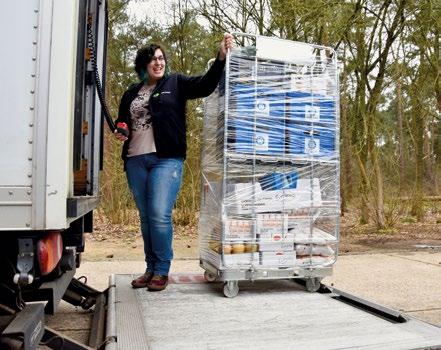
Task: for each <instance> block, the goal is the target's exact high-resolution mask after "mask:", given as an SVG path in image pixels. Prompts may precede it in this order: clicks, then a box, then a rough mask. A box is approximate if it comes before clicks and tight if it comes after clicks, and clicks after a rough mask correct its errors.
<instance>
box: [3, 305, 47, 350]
mask: <svg viewBox="0 0 441 350" xmlns="http://www.w3.org/2000/svg"><path fill="white" fill-rule="evenodd" d="M43 333H44V303H33V304H29V305H26V306H25V307H24V308H23V310H22V311H20V312H19V313H18V314H17V316H16V317H15V318H14V319H13V320H12V322H11V323H10V324H9V325H8V327H7V328H6V329H5V330H4V331H3V332H2V334H1V337H0V338H1V340H0V347H1V348H2V349H3V347H2V344H3V345H5V344H7V343H8V340H9V341H11V342H13V341H14V340H15V341H17V340H18V341H19V342H21V345H22V346H23V349H26V350H27V349H29V350H34V349H37V347H38V343H39V342H40V339H41V338H42V337H43ZM21 348H22V347H20V349H21ZM8 349H9V347H8ZM14 349H15V347H14Z"/></svg>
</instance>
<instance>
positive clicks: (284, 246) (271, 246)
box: [259, 241, 294, 252]
mask: <svg viewBox="0 0 441 350" xmlns="http://www.w3.org/2000/svg"><path fill="white" fill-rule="evenodd" d="M280 250H281V251H285V252H286V251H291V250H294V242H293V241H291V242H289V241H279V242H259V252H274V251H280Z"/></svg>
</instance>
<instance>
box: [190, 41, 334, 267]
mask: <svg viewBox="0 0 441 350" xmlns="http://www.w3.org/2000/svg"><path fill="white" fill-rule="evenodd" d="M256 38H257V39H256V41H258V40H259V37H256ZM268 40H269V38H265V40H264V42H263V43H261V44H260V46H259V44H257V45H256V43H251V45H249V46H243V47H236V48H234V49H233V50H232V52H231V54H230V56H229V59H228V60H227V67H226V75H225V77H224V79H223V80H222V81H221V83H220V85H219V87H218V89H217V90H216V91H215V92H214V93H213V94H212V95H211V96H209V97H208V98H207V99H206V100H205V109H204V110H205V113H204V130H203V140H204V141H203V146H202V193H201V211H200V224H199V237H200V258H201V261H203V262H205V263H208V264H210V265H211V266H213V267H215V268H216V269H219V270H232V269H287V268H288V269H289V268H292V269H311V268H321V267H328V266H331V265H332V264H333V263H334V262H335V261H336V257H337V250H338V239H339V238H338V232H339V228H338V219H339V207H340V202H339V152H338V148H339V143H338V138H339V134H338V128H339V115H338V103H339V102H338V80H337V72H336V61H335V59H334V58H332V57H330V51H329V49H327V48H323V47H318V46H312V45H311V46H308V45H306V46H305V44H303V45H304V46H302V48H303V49H302V50H303V51H302V57H295V55H294V56H292V55H291V56H287V57H284V56H283V54H280V55H278V56H277V57H278V58H277V59H275V58H274V57H270V56H271V55H270V51H269V50H262V49H261V52H262V54H261V55H260V54H259V52H260V51H259V47H260V48H262V45H267V43H269V42H270V41H271V40H269V41H268ZM274 40H278V41H280V39H274ZM279 44H280V43H279ZM256 47H257V48H258V49H256ZM307 47H309V48H310V50H311V54H310V55H309V56H308V51H307ZM307 58H308V59H307Z"/></svg>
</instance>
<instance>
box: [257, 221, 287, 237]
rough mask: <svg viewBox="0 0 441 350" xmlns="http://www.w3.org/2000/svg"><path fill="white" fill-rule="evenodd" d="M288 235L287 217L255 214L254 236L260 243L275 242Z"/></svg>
mask: <svg viewBox="0 0 441 350" xmlns="http://www.w3.org/2000/svg"><path fill="white" fill-rule="evenodd" d="M287 233H288V215H286V214H257V215H256V235H257V237H258V238H259V242H260V241H271V242H277V241H282V240H284V239H285V237H286V234H287Z"/></svg>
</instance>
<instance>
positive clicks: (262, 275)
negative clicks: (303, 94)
mask: <svg viewBox="0 0 441 350" xmlns="http://www.w3.org/2000/svg"><path fill="white" fill-rule="evenodd" d="M233 35H234V36H235V38H236V39H239V38H240V39H242V41H244V40H246V39H251V40H252V41H254V42H255V43H256V46H257V42H258V41H259V40H261V39H264V41H266V42H268V40H270V41H273V42H274V43H276V44H277V45H280V44H283V45H285V44H286V43H292V44H294V45H303V46H304V47H308V48H309V49H310V50H311V52H316V53H318V52H319V51H323V50H324V51H325V52H326V53H327V54H329V58H330V62H331V64H332V66H333V68H334V69H335V71H334V76H333V80H334V82H335V86H336V88H337V89H338V74H337V61H336V55H335V52H334V51H333V50H332V49H331V48H328V47H324V46H320V45H309V44H305V43H297V42H288V41H286V40H282V39H278V38H267V37H262V36H258V35H251V34H245V33H233ZM277 45H276V46H277ZM232 55H234V54H233V53H232V52H228V54H227V58H226V72H225V104H224V113H225V114H224V117H225V118H224V135H223V137H224V142H223V155H224V156H223V176H222V196H223V197H222V198H225V197H226V195H227V192H226V191H227V180H228V179H227V176H225V174H227V173H228V167H229V166H230V162H232V161H243V160H244V159H245V160H246V161H248V162H250V161H251V164H250V166H251V167H252V169H253V171H252V172H253V173H255V171H254V169H255V168H256V166H257V162H261V161H262V162H267V163H268V164H274V163H277V162H283V164H285V162H287V163H291V164H292V163H302V164H304V165H306V166H309V167H310V172H311V176H310V181H311V184H312V179H313V177H314V176H313V175H314V172H315V168H316V165H317V164H325V163H328V164H331V166H334V167H335V171H336V179H335V181H336V184H335V192H336V193H335V197H336V198H339V190H340V189H339V156H338V139H339V132H338V125H339V121H338V116H339V110H338V108H339V98H338V90H337V93H336V100H335V114H336V116H335V118H336V120H335V126H336V130H334V131H335V141H336V145H335V147H336V154H337V157H336V158H334V159H330V160H329V159H317V158H316V157H315V156H314V155H309V156H307V157H306V156H301V157H293V156H286V155H282V156H281V155H277V156H274V157H273V156H271V155H258V154H256V149H255V148H254V147H253V153H252V154H248V155H239V156H238V155H237V154H235V153H232V152H230V151H229V150H228V148H227V144H228V142H227V140H228V135H227V133H228V124H227V123H228V120H229V114H230V101H229V96H230V68H231V67H230V64H231V58H232ZM259 59H260V58H259V57H258V55H254V70H255V79H254V87H255V89H256V87H257V72H258V62H259ZM281 62H282V63H287V64H291V63H292V62H290V61H286V60H281ZM315 64H316V61H314V60H312V61H311V64H309V65H308V64H305V65H304V68H305V69H309V70H310V72H309V73H310V74H311V76H312V75H313V74H312V73H313V70H314V69H316V68H317V67H315ZM311 96H312V95H311ZM311 98H312V97H311ZM254 118H255V120H256V117H255V116H254ZM255 129H256V122H254V132H255V131H256V130H255ZM253 181H254V180H253ZM311 196H312V194H311ZM221 205H222V208H221V220H222V223H224V222H225V220H226V219H227V218H228V214H227V212H226V209H225V206H224V205H223V204H221ZM335 205H336V210H337V213H336V215H339V205H340V204H339V200H338V201H337V203H335ZM255 214H256V213H255V212H254V211H253V213H252V214H251V217H253V216H255ZM310 220H311V225H310V226H311V234H312V226H313V225H312V224H313V221H314V218H313V217H312V216H311V217H310ZM338 225H339V224H338V219H337V223H336V232H335V241H334V242H333V243H335V244H336V245H337V249H336V250H335V259H334V260H333V261H332V262H331V263H328V264H325V265H322V266H310V267H301V266H292V267H287V268H280V267H277V268H271V267H266V266H259V263H258V261H257V264H255V261H253V260H251V264H250V265H249V266H246V267H245V266H244V267H240V266H239V267H237V268H219V267H216V266H214V265H213V264H212V263H211V262H210V261H208V260H206V259H204V258H203V257H201V259H200V266H201V267H202V268H203V269H204V270H205V278H206V280H207V281H210V282H214V281H222V282H224V287H223V293H224V295H225V296H226V297H235V296H236V295H237V294H238V292H239V281H241V280H250V281H254V280H264V279H291V278H292V279H303V280H304V281H305V285H306V289H307V290H308V291H310V292H315V291H317V290H318V289H319V288H320V281H321V280H322V279H323V278H324V277H326V276H329V275H331V274H332V265H333V263H334V262H335V260H336V258H337V254H338V240H339V226H338ZM255 231H256V230H255V228H254V233H253V237H254V240H256V242H257V238H256V232H255ZM223 232H224V227H222V237H221V242H220V243H221V244H222V245H223V244H224V243H226V240H225V235H224V234H223ZM220 254H223V253H222V252H221V253H220ZM310 254H311V258H312V249H311V253H310Z"/></svg>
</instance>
